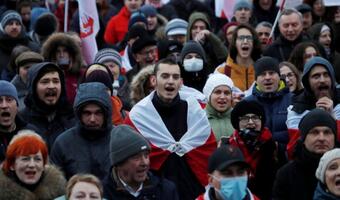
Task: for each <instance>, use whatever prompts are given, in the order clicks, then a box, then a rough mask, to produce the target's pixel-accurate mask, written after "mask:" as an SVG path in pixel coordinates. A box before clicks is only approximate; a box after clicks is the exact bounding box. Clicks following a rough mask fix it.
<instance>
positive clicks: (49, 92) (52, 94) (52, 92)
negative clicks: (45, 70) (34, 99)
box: [45, 90, 57, 97]
mask: <svg viewBox="0 0 340 200" xmlns="http://www.w3.org/2000/svg"><path fill="white" fill-rule="evenodd" d="M55 96H57V92H56V91H54V90H49V91H47V92H46V94H45V97H55Z"/></svg>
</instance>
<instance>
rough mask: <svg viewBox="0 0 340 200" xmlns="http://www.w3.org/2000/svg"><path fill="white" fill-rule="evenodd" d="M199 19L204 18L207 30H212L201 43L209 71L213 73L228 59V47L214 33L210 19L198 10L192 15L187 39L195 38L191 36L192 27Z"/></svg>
mask: <svg viewBox="0 0 340 200" xmlns="http://www.w3.org/2000/svg"><path fill="white" fill-rule="evenodd" d="M197 20H202V21H203V22H205V24H206V26H207V30H209V31H210V34H209V35H208V36H207V37H206V38H205V41H204V43H201V45H202V47H203V49H204V51H205V54H206V58H207V60H206V63H207V71H208V73H212V72H213V71H214V70H215V68H216V67H217V66H218V65H219V64H221V63H223V62H224V61H225V60H226V58H227V48H226V47H225V46H224V44H223V43H222V41H221V40H220V39H219V38H218V37H217V36H216V35H215V34H214V33H213V31H212V30H211V24H210V21H209V20H208V18H207V16H206V15H205V14H203V13H197V12H196V13H193V14H192V15H191V16H190V19H189V22H188V28H187V34H188V37H187V38H186V41H189V40H194V38H192V36H191V29H192V27H193V25H194V23H195V22H196V21H197Z"/></svg>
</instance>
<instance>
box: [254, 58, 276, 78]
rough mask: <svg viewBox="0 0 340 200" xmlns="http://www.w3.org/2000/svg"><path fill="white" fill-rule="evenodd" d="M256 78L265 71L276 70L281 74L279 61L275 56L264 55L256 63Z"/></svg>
mask: <svg viewBox="0 0 340 200" xmlns="http://www.w3.org/2000/svg"><path fill="white" fill-rule="evenodd" d="M254 70H255V78H257V77H258V76H259V75H260V74H262V73H263V72H264V71H274V72H277V73H278V74H279V75H280V68H279V61H278V60H276V59H275V58H272V57H269V56H264V57H262V58H260V59H258V60H257V61H256V62H255V63H254Z"/></svg>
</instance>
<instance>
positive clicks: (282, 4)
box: [267, 0, 286, 44]
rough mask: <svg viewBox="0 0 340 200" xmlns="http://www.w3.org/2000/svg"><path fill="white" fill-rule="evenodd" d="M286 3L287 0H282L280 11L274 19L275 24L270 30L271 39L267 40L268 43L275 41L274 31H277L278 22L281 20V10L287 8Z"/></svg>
mask: <svg viewBox="0 0 340 200" xmlns="http://www.w3.org/2000/svg"><path fill="white" fill-rule="evenodd" d="M285 4H286V0H282V1H281V5H280V8H279V11H278V12H277V15H276V18H275V21H274V24H273V28H272V31H271V32H270V35H269V39H268V41H267V43H268V44H271V43H272V42H273V38H274V32H275V29H276V26H277V24H278V22H279V18H280V15H281V12H282V10H283V9H284V8H285Z"/></svg>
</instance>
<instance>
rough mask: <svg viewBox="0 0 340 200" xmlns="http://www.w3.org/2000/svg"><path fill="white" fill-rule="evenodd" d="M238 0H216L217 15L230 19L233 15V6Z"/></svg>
mask: <svg viewBox="0 0 340 200" xmlns="http://www.w3.org/2000/svg"><path fill="white" fill-rule="evenodd" d="M236 2H237V0H215V15H216V17H220V18H227V19H228V20H229V21H230V19H231V18H232V17H233V15H234V13H233V8H234V5H235V3H236Z"/></svg>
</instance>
